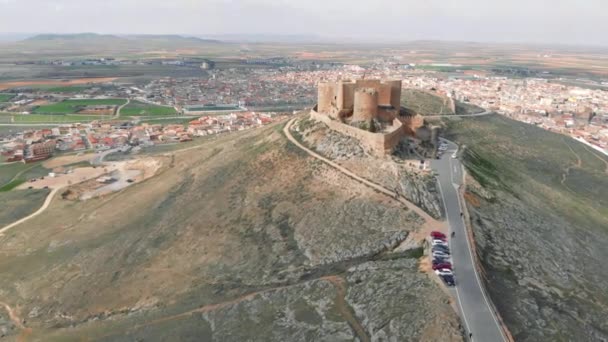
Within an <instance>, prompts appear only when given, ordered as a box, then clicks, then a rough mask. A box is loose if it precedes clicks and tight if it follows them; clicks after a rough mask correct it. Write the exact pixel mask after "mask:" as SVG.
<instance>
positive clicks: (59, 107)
mask: <svg viewBox="0 0 608 342" xmlns="http://www.w3.org/2000/svg"><path fill="white" fill-rule="evenodd" d="M124 103H125V100H124V99H83V100H65V101H62V102H58V103H53V104H49V105H44V106H40V107H37V108H36V109H34V113H36V114H75V113H78V111H80V110H82V109H83V108H84V107H86V106H104V105H106V106H120V105H122V104H124Z"/></svg>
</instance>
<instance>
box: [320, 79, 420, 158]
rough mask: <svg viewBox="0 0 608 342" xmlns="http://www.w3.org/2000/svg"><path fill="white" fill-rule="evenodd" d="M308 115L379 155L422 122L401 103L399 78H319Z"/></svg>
mask: <svg viewBox="0 0 608 342" xmlns="http://www.w3.org/2000/svg"><path fill="white" fill-rule="evenodd" d="M311 118H312V119H314V120H317V121H321V122H323V123H325V124H327V125H328V126H329V127H330V128H331V129H333V130H335V131H338V132H340V133H342V134H346V135H349V136H351V137H354V138H356V139H358V140H359V141H360V142H361V144H362V145H363V146H364V147H366V148H367V149H368V150H369V151H371V152H373V153H375V154H379V155H385V154H390V153H392V152H393V150H394V148H395V147H396V146H397V144H398V143H399V141H401V139H402V138H404V137H406V136H415V132H416V130H417V129H419V128H420V127H422V126H424V120H423V119H422V117H421V116H420V115H417V114H416V113H413V112H411V111H409V110H407V109H405V108H402V107H401V81H400V80H387V81H381V80H377V79H368V80H366V79H360V80H355V81H351V80H339V81H336V82H327V81H323V82H319V85H318V102H317V105H316V106H315V107H314V108H313V109H312V111H311Z"/></svg>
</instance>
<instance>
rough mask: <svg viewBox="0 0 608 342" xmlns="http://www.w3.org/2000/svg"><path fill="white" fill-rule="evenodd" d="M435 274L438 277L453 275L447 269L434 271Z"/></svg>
mask: <svg viewBox="0 0 608 342" xmlns="http://www.w3.org/2000/svg"><path fill="white" fill-rule="evenodd" d="M435 274H437V275H438V276H454V273H452V270H449V269H447V268H442V269H440V270H435Z"/></svg>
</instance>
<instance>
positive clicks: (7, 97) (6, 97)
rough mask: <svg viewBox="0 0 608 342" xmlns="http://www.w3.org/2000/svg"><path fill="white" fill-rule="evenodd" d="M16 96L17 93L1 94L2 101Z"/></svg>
mask: <svg viewBox="0 0 608 342" xmlns="http://www.w3.org/2000/svg"><path fill="white" fill-rule="evenodd" d="M14 96H15V94H0V102H7V101H8V100H10V99H12V98H13V97H14Z"/></svg>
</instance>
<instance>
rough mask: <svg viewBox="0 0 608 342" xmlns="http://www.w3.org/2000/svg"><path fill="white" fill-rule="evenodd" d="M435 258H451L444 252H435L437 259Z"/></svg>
mask: <svg viewBox="0 0 608 342" xmlns="http://www.w3.org/2000/svg"><path fill="white" fill-rule="evenodd" d="M435 257H437V258H446V259H447V258H449V257H450V255H449V254H447V253H444V252H440V251H434V252H433V258H435Z"/></svg>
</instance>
